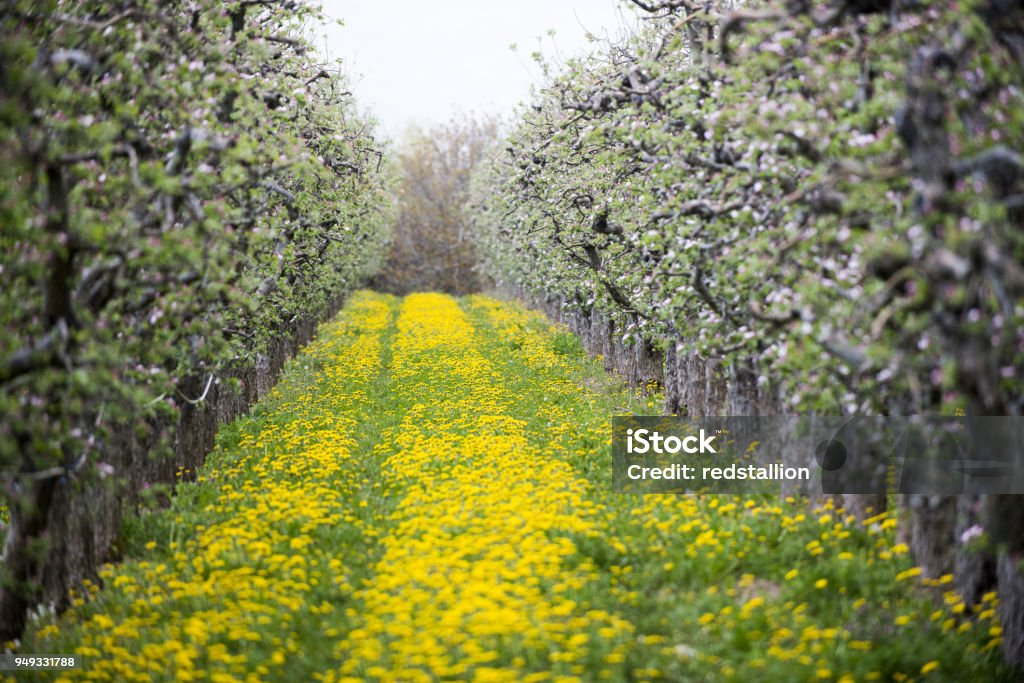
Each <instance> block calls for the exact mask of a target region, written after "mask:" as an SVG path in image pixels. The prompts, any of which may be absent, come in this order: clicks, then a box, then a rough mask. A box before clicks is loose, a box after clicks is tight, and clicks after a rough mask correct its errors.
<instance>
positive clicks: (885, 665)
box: [18, 293, 1010, 682]
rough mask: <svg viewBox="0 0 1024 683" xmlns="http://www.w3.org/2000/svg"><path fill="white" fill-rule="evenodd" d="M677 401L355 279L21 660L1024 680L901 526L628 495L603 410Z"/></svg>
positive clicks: (535, 326)
mask: <svg viewBox="0 0 1024 683" xmlns="http://www.w3.org/2000/svg"><path fill="white" fill-rule="evenodd" d="M657 406H658V397H657V396H648V397H642V396H639V395H636V394H634V393H633V392H630V391H628V390H627V389H625V388H624V387H623V386H621V384H619V383H617V382H616V381H615V380H614V379H613V378H608V377H606V376H605V375H604V373H603V371H602V369H601V368H600V367H599V365H598V364H597V362H596V361H594V360H593V359H591V358H589V357H587V356H586V355H585V354H584V353H583V351H582V347H581V346H580V345H579V340H578V339H576V338H575V337H573V336H572V335H570V334H569V333H568V332H566V331H565V330H564V329H559V328H557V327H554V326H552V325H551V324H549V323H548V322H546V321H545V320H544V319H543V318H542V317H540V316H539V315H538V314H535V313H532V312H528V311H525V310H523V309H520V308H518V307H516V306H515V305H513V304H508V303H502V302H498V301H495V300H493V299H488V298H486V297H469V298H467V299H464V300H461V301H456V300H454V299H452V298H450V297H446V296H442V295H430V294H422V295H413V296H410V297H407V298H405V299H404V300H398V299H395V298H392V297H386V296H381V295H376V294H370V293H361V294H359V295H358V296H356V297H355V298H354V299H353V300H352V302H351V303H350V304H349V306H347V307H346V309H345V311H343V312H342V314H341V315H340V316H339V318H338V319H337V320H336V321H335V322H333V323H331V324H329V325H326V326H325V327H324V328H323V329H322V330H321V333H320V336H319V337H318V340H317V341H316V342H315V343H314V344H312V345H310V347H308V348H307V349H306V350H305V351H304V352H303V353H302V354H300V356H299V357H298V358H296V359H295V360H294V361H292V362H291V363H289V364H288V366H287V368H286V370H285V374H284V377H283V378H282V380H281V382H280V383H279V384H278V386H277V388H276V389H275V390H274V392H273V393H272V395H271V396H270V397H268V399H267V400H266V401H264V402H263V403H261V405H260V406H258V407H257V408H256V409H255V410H254V411H253V413H252V414H251V415H250V416H248V417H246V418H243V419H241V420H239V421H237V422H235V423H233V424H232V425H229V426H227V427H226V428H225V429H224V430H223V431H222V433H221V435H220V437H219V439H218V449H217V450H216V451H215V452H214V453H213V454H211V456H210V458H209V459H208V461H207V464H206V466H205V467H204V468H203V470H202V471H201V472H200V474H199V478H198V481H197V482H195V483H183V484H181V485H180V486H179V487H178V495H177V496H176V497H175V498H174V500H173V503H172V505H171V507H170V508H169V509H166V510H154V511H150V512H148V513H146V514H144V515H143V516H141V517H139V518H135V519H133V520H130V521H129V522H128V523H127V524H126V529H125V543H124V545H125V548H126V559H125V561H124V562H123V563H121V564H118V565H116V566H109V567H106V568H104V571H103V586H102V588H101V587H100V586H93V585H87V586H86V588H85V590H84V591H83V592H82V593H81V594H79V595H77V596H75V606H74V607H73V608H72V609H71V610H69V611H68V612H67V613H66V614H64V615H63V616H62V617H61V618H59V619H54V618H52V617H42V618H40V619H38V620H37V621H35V622H34V623H33V624H32V625H31V627H30V629H29V632H28V633H27V634H26V638H25V640H24V642H23V643H22V644H21V645H20V647H19V648H18V649H19V650H20V651H21V652H25V653H32V652H34V653H76V652H77V653H78V654H81V655H83V657H85V660H86V665H85V667H84V668H82V669H80V670H78V671H74V672H68V673H59V674H58V673H56V672H53V673H39V674H34V676H35V677H36V678H38V679H41V680H52V679H57V680H64V679H67V680H79V679H82V680H115V681H121V680H124V681H130V680H140V681H142V680H145V681H149V680H160V681H164V680H166V681H170V680H211V681H223V682H227V681H264V680H271V681H283V680H317V681H325V682H331V681H343V680H347V681H355V680H409V681H416V680H422V681H434V680H481V681H486V680H493V681H499V680H508V681H529V680H535V681H572V680H576V681H592V680H596V681H601V680H609V681H643V680H650V681H658V680H670V681H676V680H687V681H689V680H698V681H700V680H707V681H732V680H735V681H749V680H766V681H767V680H786V681H801V680H808V681H809V680H833V681H862V680H885V681H911V680H936V681H941V680H948V681H963V680H999V679H1001V678H1004V679H1007V680H1009V678H1010V675H1009V673H1008V672H1007V671H1005V670H1004V669H1003V668H1002V665H1001V664H1000V663H999V660H1000V655H999V651H998V646H999V643H1000V634H999V629H998V625H997V624H998V621H997V619H996V617H995V607H996V604H997V598H996V596H994V595H989V596H986V600H985V602H984V604H982V605H980V606H978V607H977V608H967V607H966V606H965V605H964V604H963V603H962V602H960V600H959V598H957V597H956V595H955V594H954V593H952V592H951V578H952V577H941V578H939V579H935V580H926V579H922V577H921V576H919V574H918V572H916V570H915V569H914V567H913V565H912V562H911V560H910V558H909V554H908V552H907V548H906V547H905V546H902V545H900V544H897V543H896V541H895V538H894V527H895V519H894V518H893V517H891V516H889V515H886V514H882V515H878V516H876V517H875V518H873V519H871V520H868V521H867V523H863V524H862V523H858V522H857V521H856V520H854V519H853V518H852V517H850V516H847V515H845V514H844V513H843V511H842V510H837V509H834V508H833V507H831V505H828V504H826V505H824V506H819V507H812V506H810V505H808V504H807V503H806V502H805V501H801V500H793V499H786V500H779V499H777V498H766V497H754V498H745V497H741V496H701V497H697V496H656V495H649V496H630V495H616V494H612V493H610V488H611V473H610V453H609V438H610V429H609V421H610V418H611V416H612V415H613V414H621V413H627V412H632V413H641V414H649V413H654V412H657ZM32 676H33V675H29V676H28V678H30V679H31V678H32Z"/></svg>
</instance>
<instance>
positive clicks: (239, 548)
mask: <svg viewBox="0 0 1024 683" xmlns="http://www.w3.org/2000/svg"><path fill="white" fill-rule="evenodd" d="M390 318H391V312H390V309H389V306H388V303H387V301H386V300H384V299H382V298H380V297H374V296H370V295H365V294H364V295H359V296H358V297H357V298H356V300H355V301H354V302H353V303H352V304H351V305H350V306H349V308H348V314H347V316H346V318H345V319H344V320H343V321H341V322H337V323H332V324H329V325H327V326H325V327H324V328H322V329H321V331H320V335H319V337H318V339H317V340H316V341H315V342H314V343H312V344H311V345H310V346H309V347H308V348H307V349H306V351H305V353H304V354H303V357H302V361H301V362H305V363H308V364H311V365H316V364H320V365H322V366H323V367H324V368H325V369H324V371H323V373H322V374H321V375H319V376H318V378H317V383H316V391H309V390H308V389H309V388H308V387H305V390H303V391H302V392H297V394H296V395H297V396H298V397H299V398H297V399H296V400H294V401H291V402H284V401H279V402H278V404H277V405H276V406H275V409H274V410H273V411H272V412H270V413H269V414H267V415H266V416H265V420H264V421H263V424H264V427H263V429H262V431H260V432H259V433H258V434H250V435H247V436H245V437H243V438H242V440H241V442H240V443H239V444H238V446H237V448H236V449H234V451H233V452H232V457H233V459H232V460H231V461H229V462H224V463H221V465H222V466H221V467H218V468H215V469H214V470H213V472H212V473H210V474H207V475H205V476H207V477H210V476H214V477H216V480H217V483H219V484H220V486H219V487H218V488H219V491H218V495H217V497H216V499H214V500H211V501H209V502H208V503H207V504H206V506H205V509H204V510H203V512H204V515H205V517H206V518H208V519H210V520H211V523H209V524H205V525H202V526H198V527H196V528H195V529H194V532H193V533H192V534H191V537H190V538H189V539H188V540H187V541H185V542H183V543H182V542H178V541H175V540H173V537H172V538H166V539H158V540H159V541H163V542H166V543H167V553H168V559H167V561H165V562H159V563H153V562H149V561H143V562H136V563H128V564H124V565H117V566H109V567H107V568H105V569H104V570H103V571H102V573H101V576H102V579H103V580H104V582H105V584H106V587H107V590H105V591H102V592H100V593H99V594H98V595H97V596H96V600H95V601H93V603H91V604H89V605H84V604H83V601H82V600H81V599H78V600H77V601H76V602H77V604H78V607H76V608H74V609H72V610H71V611H70V612H69V613H68V614H66V615H65V616H64V618H63V619H62V621H61V622H59V623H58V624H57V625H53V626H49V627H46V628H45V629H41V631H40V633H39V634H37V638H38V640H37V642H36V643H34V645H33V648H34V649H36V651H43V650H46V649H47V645H46V644H47V642H48V641H60V640H61V639H62V636H64V638H63V640H64V641H65V642H66V641H67V639H68V637H70V638H71V639H73V641H74V642H76V643H77V647H76V648H75V649H74V653H75V654H79V655H81V656H82V657H84V660H85V666H84V667H82V668H80V669H76V670H73V671H69V672H65V673H64V674H62V675H61V677H60V678H59V679H58V680H60V681H72V680H92V681H150V680H154V679H156V680H165V679H169V680H178V681H190V680H212V681H219V682H221V683H227V682H228V681H263V680H267V679H268V678H277V679H282V678H285V677H286V674H285V672H286V671H287V670H288V668H287V663H288V662H289V661H290V660H293V659H294V658H295V657H296V656H298V653H300V651H301V650H303V649H305V648H306V647H307V645H306V644H304V643H301V642H300V641H299V637H298V632H299V631H300V630H301V629H302V628H304V624H305V623H311V624H313V625H314V626H315V625H316V624H318V622H319V619H320V616H321V615H326V614H329V613H331V612H332V611H333V610H334V609H335V608H334V605H333V604H332V601H330V600H328V599H325V597H327V596H330V595H332V594H338V593H339V592H340V593H344V592H346V591H347V582H348V580H347V577H346V574H345V571H344V561H345V557H344V551H345V549H344V548H338V547H325V546H324V545H322V544H321V543H320V542H319V539H318V534H319V532H321V531H322V530H326V529H330V528H331V527H333V526H336V525H339V524H344V523H346V518H348V522H352V521H354V520H355V518H354V517H353V516H352V515H351V514H350V512H349V510H348V508H349V507H350V506H351V498H352V497H353V496H352V491H353V489H354V487H355V486H356V485H357V484H358V483H359V482H356V481H353V480H352V470H353V468H352V467H350V465H349V463H348V461H349V459H350V457H351V450H352V446H353V443H354V442H353V438H352V431H353V426H354V425H355V422H356V418H357V415H356V413H355V410H356V408H357V407H359V406H360V405H361V403H362V402H363V400H364V398H365V389H366V385H367V383H368V382H369V381H370V380H371V379H372V378H373V377H374V376H375V375H376V373H377V372H378V371H379V369H380V368H379V364H380V352H381V348H380V347H381V334H382V333H383V331H384V330H385V329H386V328H387V326H388V324H389V322H390ZM353 331H358V334H354V333H353ZM281 393H282V392H281V389H277V390H275V394H276V395H277V396H278V397H280V395H281ZM284 393H288V394H291V393H292V392H289V391H288V390H287V388H284ZM221 455H223V454H214V455H213V456H211V457H212V458H216V457H218V456H221ZM207 471H210V468H207ZM177 521H178V523H182V524H183V523H184V520H181V519H179V520H177ZM183 534H184V535H186V536H189V535H190V534H188V533H187V532H183ZM155 546H156V544H154V543H151V544H150V547H151V548H153V547H155ZM108 593H109V594H113V595H116V598H117V599H116V600H115V599H114V597H113V596H108V595H107V594H108ZM105 597H109V598H110V599H109V600H107V601H106V606H107V607H108V608H109V609H110V610H111V611H108V612H97V611H96V610H97V609H98V608H102V607H104V606H105V600H104V598H105ZM90 612H91V613H92V616H91V617H88V616H86V615H87V614H88V613H90ZM269 625H273V627H274V628H273V629H272V632H273V633H275V634H289V635H268V632H270V629H268V626H269ZM65 631H66V632H67V633H66V634H65V633H64V632H65ZM47 651H49V650H47Z"/></svg>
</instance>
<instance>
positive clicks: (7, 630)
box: [0, 477, 57, 642]
mask: <svg viewBox="0 0 1024 683" xmlns="http://www.w3.org/2000/svg"><path fill="white" fill-rule="evenodd" d="M28 486H29V490H28V491H27V492H26V498H28V501H29V504H28V505H27V506H24V505H21V504H19V503H20V501H13V504H12V505H11V523H10V525H9V526H8V527H7V540H6V542H5V543H4V554H3V564H4V570H5V571H4V577H3V580H4V582H3V586H2V587H0V642H7V641H9V640H14V639H15V638H19V637H21V633H22V631H23V630H24V629H25V620H26V615H27V612H28V609H29V607H31V606H33V605H35V604H36V602H37V600H36V595H37V593H38V591H39V574H40V572H41V570H42V564H43V563H42V560H43V558H44V557H45V556H46V548H45V546H44V545H43V544H44V543H45V540H46V537H45V534H46V526H47V525H46V522H47V518H48V517H49V515H50V508H51V507H52V505H53V498H54V494H55V492H56V489H57V478H56V477H49V478H47V479H43V480H42V481H37V482H32V483H30V484H29V485H28Z"/></svg>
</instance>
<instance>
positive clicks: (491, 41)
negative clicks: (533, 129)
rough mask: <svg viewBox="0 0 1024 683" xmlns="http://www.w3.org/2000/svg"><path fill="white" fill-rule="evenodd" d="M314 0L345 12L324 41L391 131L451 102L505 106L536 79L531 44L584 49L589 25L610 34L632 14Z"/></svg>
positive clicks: (476, 3)
mask: <svg viewBox="0 0 1024 683" xmlns="http://www.w3.org/2000/svg"><path fill="white" fill-rule="evenodd" d="M321 2H322V4H323V8H324V12H325V13H326V14H327V16H328V17H330V18H331V19H342V20H344V22H345V25H344V26H343V27H339V26H336V25H331V26H329V27H328V28H327V35H326V36H324V38H322V39H321V41H320V43H321V46H322V47H326V49H327V51H328V54H329V55H330V56H331V57H332V58H335V57H340V58H341V59H342V60H343V69H344V71H345V72H346V73H347V74H348V76H349V79H350V81H351V85H352V89H353V92H354V94H355V96H356V99H357V101H358V103H359V106H360V107H361V108H362V109H368V110H370V111H372V112H373V113H374V114H375V115H376V116H377V117H378V119H379V120H380V122H381V126H382V129H383V132H384V133H386V134H388V135H390V136H392V137H397V136H399V135H400V134H401V133H402V132H403V131H404V130H405V129H406V127H407V126H409V125H410V124H413V123H418V124H421V125H430V124H431V123H438V122H443V121H447V120H448V119H449V118H451V116H452V114H454V113H455V112H457V111H468V112H478V113H483V112H496V113H500V114H509V113H511V112H512V111H513V109H514V107H515V105H516V104H517V103H519V102H521V101H527V100H528V95H529V89H530V84H531V83H536V82H539V81H540V72H539V69H538V68H537V66H536V64H535V63H534V61H533V59H532V58H531V57H530V55H531V53H532V52H534V51H536V50H538V48H539V49H540V51H541V52H543V53H544V54H545V56H547V57H556V58H557V57H559V56H573V55H578V54H581V53H583V52H586V51H587V48H588V42H587V40H586V33H587V32H588V31H589V32H591V33H593V34H595V35H597V36H598V37H604V36H605V35H611V36H615V35H617V34H618V33H619V28H618V27H619V26H620V25H621V23H622V21H623V20H624V18H625V17H628V16H631V15H632V11H631V10H628V9H627V10H625V13H623V12H622V7H624V4H623V3H620V2H619V0H498V1H497V2H495V1H494V0H321ZM549 30H554V31H555V35H554V37H553V38H552V37H549V36H548V35H547V33H548V31H549ZM538 38H541V39H542V41H541V42H540V43H538ZM513 43H515V44H516V45H517V50H516V51H515V52H513V51H512V50H510V49H509V46H510V45H511V44H513Z"/></svg>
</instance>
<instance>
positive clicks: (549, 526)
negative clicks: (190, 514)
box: [323, 294, 632, 681]
mask: <svg viewBox="0 0 1024 683" xmlns="http://www.w3.org/2000/svg"><path fill="white" fill-rule="evenodd" d="M439 370H441V371H439ZM500 378H501V374H500V373H498V372H496V370H495V368H494V366H493V364H492V363H491V362H490V361H489V360H488V358H487V357H486V356H485V354H484V353H483V352H482V350H481V348H480V342H479V341H478V339H477V336H476V334H475V332H474V329H473V326H472V325H471V324H470V323H469V321H468V320H467V319H466V317H465V315H464V314H463V312H462V311H461V309H460V308H459V307H458V305H457V304H456V303H455V301H454V300H452V299H451V298H449V297H445V296H441V295H433V294H416V295H412V296H409V297H407V298H406V300H405V301H404V303H403V305H402V307H401V311H400V316H399V318H398V339H397V341H396V342H395V345H394V371H393V374H392V381H393V382H394V388H393V389H394V391H397V392H401V393H402V395H403V396H404V397H405V398H406V399H407V400H408V401H410V402H411V403H412V406H411V408H410V409H409V410H408V412H407V413H406V415H405V417H404V419H403V420H402V421H401V423H400V424H399V425H398V426H397V427H396V428H395V429H394V430H393V431H392V432H391V433H389V434H385V435H384V437H383V439H382V440H381V442H380V445H379V448H380V449H381V451H382V452H387V453H391V455H390V456H389V457H388V458H387V460H386V461H385V462H384V464H383V476H384V477H385V478H386V479H388V480H391V482H392V483H394V484H397V485H400V486H401V487H403V488H404V489H405V495H404V498H403V499H402V502H401V503H400V504H399V505H398V507H397V509H396V510H395V512H394V515H393V516H392V520H391V521H392V523H393V524H394V527H393V529H392V530H391V532H390V533H389V534H388V535H387V536H386V537H385V538H384V539H383V545H384V553H383V556H382V557H381V559H380V562H379V563H378V565H377V567H376V569H375V572H374V576H373V579H372V581H370V583H369V584H368V585H367V586H366V587H365V588H364V590H362V591H361V592H360V594H359V596H358V597H359V599H360V601H361V603H362V605H363V612H362V618H363V622H362V623H361V624H360V625H358V626H357V627H356V628H354V629H353V630H352V631H351V632H350V633H349V634H348V636H347V637H346V639H345V640H344V641H343V642H342V643H340V645H339V647H338V651H337V652H338V655H339V657H341V658H342V659H343V660H344V662H345V663H344V664H343V665H342V667H341V674H342V676H343V677H347V678H344V679H343V680H366V679H373V680H408V681H416V680H421V681H432V680H437V679H438V678H453V677H455V678H460V679H463V678H466V679H474V680H486V681H530V680H535V681H540V680H563V681H569V680H578V679H576V678H574V674H580V673H582V671H583V667H582V666H581V664H582V662H583V661H584V660H585V659H586V658H587V657H588V656H589V654H590V652H591V650H592V649H593V648H594V644H593V643H592V642H591V640H592V639H602V640H604V641H609V640H615V639H616V638H620V637H621V636H623V635H625V634H628V633H629V632H630V631H631V630H632V627H631V626H630V624H628V623H627V622H625V621H624V620H622V619H619V618H616V617H615V616H613V615H611V614H609V613H607V612H605V611H601V610H594V609H584V608H583V607H582V606H581V605H579V604H577V602H576V601H575V600H574V599H573V595H574V593H575V592H576V591H577V590H578V589H579V588H580V587H581V586H582V585H583V584H585V583H586V582H588V581H591V580H592V579H593V578H594V577H595V576H596V571H595V569H594V567H593V566H591V565H589V564H588V563H586V562H584V563H580V564H578V565H576V566H569V565H568V564H567V562H566V559H567V558H568V557H570V556H573V555H574V554H575V550H576V549H575V546H574V544H573V543H572V542H571V541H570V540H568V539H567V538H566V537H565V536H564V534H567V533H580V534H593V533H596V528H595V526H594V522H593V520H592V519H591V515H590V514H588V511H589V510H590V508H591V505H590V504H589V503H588V502H587V500H586V499H585V497H584V495H583V491H584V489H585V488H586V483H585V481H583V480H581V479H579V478H578V477H577V476H576V475H575V474H574V473H573V471H572V469H571V468H570V467H568V466H567V465H566V464H565V463H564V462H562V461H561V460H559V459H557V458H553V457H550V456H549V455H548V454H546V453H545V452H543V451H542V450H541V449H539V448H538V447H537V445H536V444H531V443H530V441H529V440H528V438H527V435H526V433H525V431H526V430H525V429H524V427H525V425H524V423H523V422H522V421H521V420H517V419H515V418H513V417H510V416H509V415H508V414H507V411H508V407H509V406H508V403H509V401H508V398H507V396H508V392H507V390H506V388H505V387H503V386H502V384H501V382H500ZM601 649H602V650H603V649H607V643H605V644H602V645H601ZM323 680H325V681H333V680H336V679H335V678H334V677H333V676H325V677H324V679H323Z"/></svg>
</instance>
